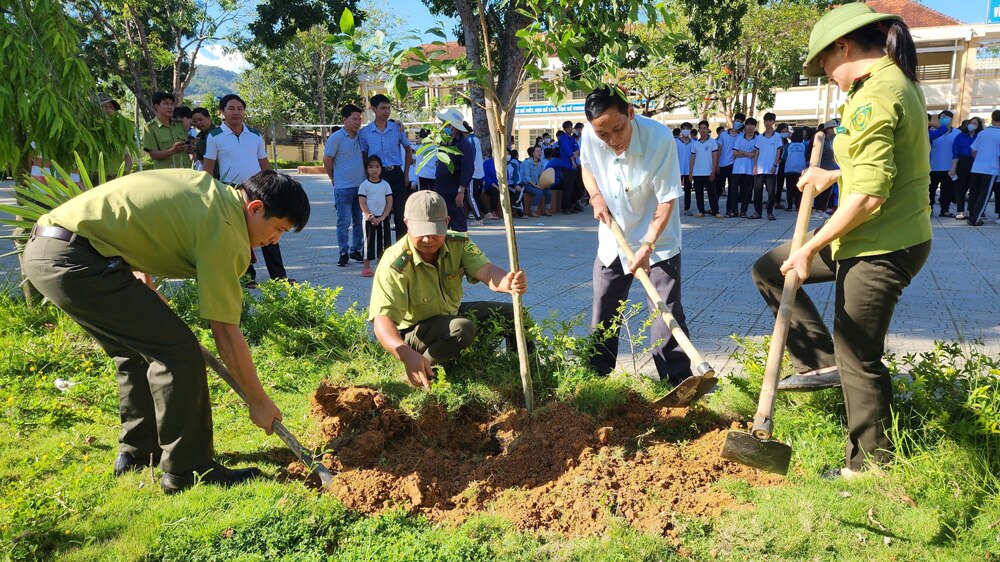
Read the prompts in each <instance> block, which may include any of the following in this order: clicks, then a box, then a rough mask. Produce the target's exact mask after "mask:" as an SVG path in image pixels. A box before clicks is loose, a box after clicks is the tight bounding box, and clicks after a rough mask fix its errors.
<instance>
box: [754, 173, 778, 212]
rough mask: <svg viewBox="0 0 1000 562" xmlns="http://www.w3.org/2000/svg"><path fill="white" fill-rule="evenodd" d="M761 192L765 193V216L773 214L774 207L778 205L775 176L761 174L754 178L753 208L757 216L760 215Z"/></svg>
mask: <svg viewBox="0 0 1000 562" xmlns="http://www.w3.org/2000/svg"><path fill="white" fill-rule="evenodd" d="M763 191H767V214H769V215H773V214H774V206H775V205H776V204H777V203H778V176H777V175H775V174H761V175H759V176H754V185H753V195H754V200H753V207H754V210H755V211H756V212H757V214H758V215H759V214H761V212H760V211H761V201H760V199H761V197H762V196H763V193H762V192H763Z"/></svg>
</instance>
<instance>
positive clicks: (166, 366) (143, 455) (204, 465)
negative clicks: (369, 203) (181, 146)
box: [24, 170, 309, 493]
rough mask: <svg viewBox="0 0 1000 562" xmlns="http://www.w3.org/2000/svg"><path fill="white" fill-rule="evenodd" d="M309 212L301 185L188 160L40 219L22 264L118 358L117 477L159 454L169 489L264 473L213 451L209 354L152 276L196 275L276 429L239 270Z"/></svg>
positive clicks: (221, 336)
mask: <svg viewBox="0 0 1000 562" xmlns="http://www.w3.org/2000/svg"><path fill="white" fill-rule="evenodd" d="M308 220H309V200H308V198H307V197H306V194H305V191H303V189H302V186H301V185H299V182H297V181H295V180H293V179H291V178H289V177H288V176H284V175H281V174H278V173H276V172H273V171H270V170H268V171H263V172H260V173H258V174H256V175H253V176H251V177H249V178H248V179H247V180H246V181H244V182H243V183H242V184H241V185H239V186H236V187H230V186H227V185H225V184H223V183H220V182H218V181H216V180H215V179H213V178H212V176H211V175H209V174H207V173H205V172H198V171H194V170H156V171H149V172H140V173H137V174H131V175H128V176H125V177H122V178H119V179H117V180H114V181H111V182H108V183H106V184H104V185H101V186H99V187H97V188H95V189H92V190H90V191H87V192H85V193H83V194H81V195H78V196H77V197H74V198H73V199H71V200H69V201H67V202H66V203H64V204H63V205H60V206H59V207H57V208H56V209H54V210H53V211H51V212H50V213H48V214H47V215H44V216H42V217H41V218H40V219H38V223H37V226H35V228H34V230H33V231H32V237H31V239H30V240H29V241H28V244H27V246H26V247H25V250H24V273H25V275H26V276H27V277H28V279H29V280H30V281H31V283H33V284H34V286H35V287H36V288H37V289H38V290H39V291H40V292H41V293H42V294H43V295H45V296H46V297H47V298H48V299H49V300H51V301H52V302H53V303H55V305H56V306H58V307H59V308H61V309H63V310H64V311H65V312H66V314H68V315H69V316H70V317H71V318H73V320H75V321H76V322H77V323H79V324H80V326H82V327H83V329H84V330H86V331H87V332H88V333H89V334H90V335H91V336H93V337H94V339H96V340H97V342H98V343H99V344H100V345H101V347H103V348H104V351H106V352H107V353H108V355H110V356H111V357H112V358H113V359H114V360H115V364H116V365H117V367H118V392H119V396H120V399H121V406H120V408H121V421H122V432H121V435H120V436H119V439H118V440H119V453H118V458H117V459H116V460H115V465H114V474H115V475H121V474H124V473H126V472H129V471H132V470H139V469H141V468H142V467H143V466H144V465H146V464H149V463H150V462H154V463H155V462H159V465H160V468H161V469H163V472H164V474H163V477H162V478H161V480H160V486H161V487H162V488H163V490H164V491H165V492H167V493H172V492H177V491H180V490H183V489H185V488H189V487H190V486H192V485H193V484H194V483H195V481H196V480H198V479H199V478H200V480H201V482H204V483H213V484H223V485H229V484H235V483H239V482H243V481H244V480H247V479H250V478H253V477H254V476H257V475H259V474H260V471H259V470H257V469H256V468H246V469H240V470H231V469H228V468H226V467H224V466H222V465H220V464H218V463H215V462H214V461H213V460H212V456H213V450H212V409H211V404H210V402H209V395H208V381H207V378H206V373H205V360H204V358H203V357H202V354H201V348H200V346H199V344H198V340H197V338H196V337H195V335H194V334H193V333H192V332H191V329H190V328H189V327H188V326H187V325H186V324H185V323H184V321H182V320H181V319H180V318H179V317H178V316H177V314H175V313H174V312H173V311H172V310H171V309H170V307H169V306H168V305H167V303H166V299H164V298H163V297H162V296H161V295H160V294H159V293H157V291H156V289H155V286H154V285H153V280H152V276H153V275H156V276H161V277H168V278H177V279H195V280H197V282H198V300H199V305H200V310H201V316H202V317H203V318H205V319H207V320H208V321H209V323H210V324H211V327H212V335H213V336H214V337H215V342H216V345H217V346H218V349H219V353H220V354H221V355H222V359H223V361H225V363H226V365H228V366H229V369H230V370H231V371H232V374H233V378H235V379H236V381H237V382H238V383H239V385H240V386H241V387H242V388H243V390H244V391H245V392H246V394H247V396H248V399H249V405H250V419H251V420H253V422H254V423H255V424H257V425H258V426H260V427H262V428H263V429H264V431H266V432H267V433H268V434H270V433H271V424H272V422H273V421H274V420H281V412H280V411H279V410H278V408H277V406H275V405H274V402H272V401H271V399H270V398H268V396H267V393H266V392H265V391H264V388H263V387H262V386H261V384H260V380H259V379H258V378H257V371H256V369H255V368H254V364H253V360H252V359H251V358H250V349H249V348H248V347H247V342H246V340H245V339H244V337H243V333H242V332H240V326H239V324H240V313H241V309H242V299H243V292H242V290H241V289H240V276H241V275H243V272H244V271H246V269H247V266H248V265H249V262H250V252H248V251H247V249H248V248H250V247H259V246H263V245H265V244H274V243H277V242H278V239H279V238H281V235H282V234H284V233H285V232H288V231H289V230H292V229H295V230H296V231H299V230H302V228H303V227H304V226H305V225H306V222H307V221H308ZM140 272H142V273H140Z"/></svg>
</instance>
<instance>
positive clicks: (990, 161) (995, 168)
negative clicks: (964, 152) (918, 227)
mask: <svg viewBox="0 0 1000 562" xmlns="http://www.w3.org/2000/svg"><path fill="white" fill-rule="evenodd" d="M990 118H991V119H992V120H993V125H992V126H991V127H987V128H986V129H984V130H983V132H981V133H979V134H978V135H976V140H974V141H972V157H973V158H974V159H975V160H973V161H972V181H971V185H972V190H971V191H970V193H969V224H970V225H972V226H982V224H983V216H984V215H985V214H986V204H987V203H989V202H990V193H991V192H992V191H993V184H995V183H996V182H997V179H998V177H1000V109H996V110H994V111H993V114H992V115H991V116H990ZM997 205H998V206H1000V197H998V198H997ZM996 210H997V211H1000V209H996ZM997 214H998V215H1000V212H998V213H997Z"/></svg>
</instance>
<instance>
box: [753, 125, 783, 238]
mask: <svg viewBox="0 0 1000 562" xmlns="http://www.w3.org/2000/svg"><path fill="white" fill-rule="evenodd" d="M774 120H775V115H774V114H773V113H765V114H764V132H763V133H762V134H760V135H759V136H757V162H756V164H755V165H754V179H753V209H754V213H755V214H756V215H757V216H758V217H759V216H760V214H761V211H763V202H762V198H763V191H764V188H767V220H771V221H773V220H775V217H774V205H775V204H776V203H777V202H778V192H777V187H778V162H779V161H780V160H781V146H782V141H783V139H782V138H781V135H779V134H778V132H777V131H775V130H774Z"/></svg>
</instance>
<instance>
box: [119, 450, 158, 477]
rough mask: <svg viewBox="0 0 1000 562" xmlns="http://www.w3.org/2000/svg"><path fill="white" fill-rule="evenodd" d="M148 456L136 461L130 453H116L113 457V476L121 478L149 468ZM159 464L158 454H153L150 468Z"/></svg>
mask: <svg viewBox="0 0 1000 562" xmlns="http://www.w3.org/2000/svg"><path fill="white" fill-rule="evenodd" d="M150 462H151V461H150V459H149V455H144V456H143V458H141V459H137V458H135V457H134V456H132V453H126V452H124V451H122V452H120V453H118V456H117V457H115V468H114V475H115V476H121V475H123V474H125V473H126V472H139V471H140V470H142V469H144V468H146V467H147V466H150ZM158 464H160V453H154V454H153V459H152V466H156V465H158Z"/></svg>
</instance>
